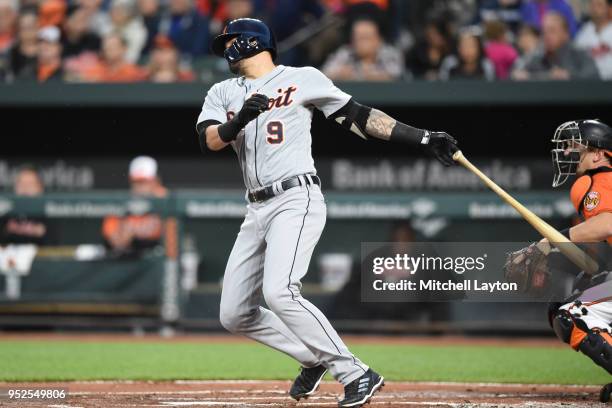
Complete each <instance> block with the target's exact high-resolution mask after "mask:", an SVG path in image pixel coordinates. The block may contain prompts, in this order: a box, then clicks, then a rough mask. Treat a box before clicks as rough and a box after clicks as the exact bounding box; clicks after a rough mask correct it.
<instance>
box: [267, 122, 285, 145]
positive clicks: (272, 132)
mask: <svg viewBox="0 0 612 408" xmlns="http://www.w3.org/2000/svg"><path fill="white" fill-rule="evenodd" d="M267 140H268V143H270V144H281V143H283V141H284V140H285V133H284V130H283V123H282V122H279V121H273V122H268V138H267Z"/></svg>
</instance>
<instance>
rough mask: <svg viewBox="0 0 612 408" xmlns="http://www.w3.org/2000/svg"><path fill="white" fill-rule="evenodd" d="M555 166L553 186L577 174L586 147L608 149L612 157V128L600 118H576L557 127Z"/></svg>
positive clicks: (554, 154) (553, 158)
mask: <svg viewBox="0 0 612 408" xmlns="http://www.w3.org/2000/svg"><path fill="white" fill-rule="evenodd" d="M552 142H553V143H554V144H555V148H554V149H553V150H552V160H553V166H554V179H553V187H558V186H560V185H562V184H563V183H565V182H566V181H567V179H568V178H569V177H570V176H573V175H575V174H576V170H577V169H578V164H579V163H580V152H581V150H582V149H584V148H594V149H601V150H605V151H606V155H607V156H608V157H610V158H611V159H612V128H611V127H610V126H608V125H606V124H605V123H603V122H602V121H600V120H599V119H586V120H574V121H570V122H565V123H564V124H562V125H561V126H559V127H558V128H557V130H556V131H555V136H554V137H553V139H552Z"/></svg>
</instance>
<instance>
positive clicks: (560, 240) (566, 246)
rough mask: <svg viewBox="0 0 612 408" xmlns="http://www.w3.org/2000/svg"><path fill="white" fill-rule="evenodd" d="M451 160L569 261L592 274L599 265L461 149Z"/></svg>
mask: <svg viewBox="0 0 612 408" xmlns="http://www.w3.org/2000/svg"><path fill="white" fill-rule="evenodd" d="M453 160H455V161H456V162H458V163H460V164H461V165H462V166H463V167H465V168H466V169H468V170H469V171H471V172H472V173H474V174H475V175H476V176H478V178H480V180H482V181H483V183H485V184H486V185H487V187H489V188H490V189H491V190H493V191H494V192H495V193H496V194H497V195H498V196H500V197H501V199H502V200H504V201H505V202H506V203H508V204H509V205H510V206H512V207H513V208H514V209H515V210H516V211H517V212H518V213H519V214H520V215H521V216H522V217H523V218H524V219H525V221H527V222H528V223H529V224H531V226H532V227H533V228H535V229H536V230H537V231H538V232H539V233H540V234H541V235H542V236H543V237H544V238H546V239H547V240H548V242H550V243H551V244H552V245H554V246H556V247H557V248H559V251H561V253H562V254H563V255H565V256H566V257H567V258H568V259H569V260H570V261H572V262H573V263H574V264H575V265H576V266H578V267H579V268H580V269H582V270H583V271H585V272H587V273H589V274H591V275H594V274H595V273H596V272H597V270H598V269H599V266H598V265H597V262H595V261H594V260H593V258H591V257H590V256H589V255H587V254H586V253H585V252H584V251H583V250H582V249H580V248H578V246H576V244H574V243H573V242H572V241H570V240H569V239H567V237H565V235H563V234H561V233H560V232H559V231H557V230H556V229H554V228H553V227H552V226H550V224H548V223H547V222H546V221H544V220H543V219H541V218H540V217H538V216H537V215H535V214H534V213H533V212H532V211H531V210H529V209H528V208H527V207H525V206H524V205H523V204H521V203H519V202H518V201H517V200H516V199H515V198H514V197H512V196H511V195H510V194H508V193H507V192H506V191H504V189H502V188H501V187H500V186H498V185H497V184H496V183H495V182H494V181H493V180H491V179H490V178H489V177H487V175H486V174H484V173H483V172H482V171H480V170H479V169H478V168H477V167H476V166H474V165H473V164H472V163H470V161H469V160H468V159H466V158H465V156H464V155H463V153H461V150H458V151H457V152H455V154H453Z"/></svg>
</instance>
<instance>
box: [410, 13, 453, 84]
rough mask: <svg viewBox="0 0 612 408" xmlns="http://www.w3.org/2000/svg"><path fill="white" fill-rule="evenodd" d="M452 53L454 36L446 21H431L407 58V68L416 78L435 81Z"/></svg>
mask: <svg viewBox="0 0 612 408" xmlns="http://www.w3.org/2000/svg"><path fill="white" fill-rule="evenodd" d="M451 52H452V35H451V32H450V30H449V27H448V24H447V23H446V21H444V20H441V19H437V20H430V21H429V22H428V23H427V25H426V26H425V31H424V36H423V37H422V38H420V39H419V40H418V41H417V44H416V45H415V47H414V48H413V49H412V51H411V52H410V53H409V54H408V56H407V58H406V59H407V61H406V62H407V66H408V69H409V70H410V72H412V74H413V75H414V76H415V78H419V79H426V80H428V81H434V80H436V79H438V74H439V72H440V66H441V64H442V61H443V60H444V58H445V57H446V56H448V55H449V54H450V53H451Z"/></svg>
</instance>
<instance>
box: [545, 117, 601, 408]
mask: <svg viewBox="0 0 612 408" xmlns="http://www.w3.org/2000/svg"><path fill="white" fill-rule="evenodd" d="M552 141H553V143H554V145H555V148H554V149H553V150H552V157H553V165H554V179H553V187H558V186H561V185H562V184H564V183H565V182H566V181H567V180H568V179H569V178H570V177H573V176H574V175H576V176H578V178H577V179H576V181H575V182H574V184H573V186H572V189H571V193H570V196H571V200H572V203H573V204H574V207H575V208H576V211H577V212H578V213H579V214H580V215H581V217H582V218H583V219H584V221H583V222H581V223H578V224H577V225H575V226H573V227H571V228H568V229H565V230H563V231H561V233H562V234H564V235H565V236H566V237H567V238H568V239H570V240H571V241H572V242H576V243H581V244H586V245H587V246H588V248H589V249H590V248H591V247H592V246H594V245H598V244H597V243H602V242H603V243H604V244H603V247H604V249H605V252H609V250H610V245H612V128H610V127H609V126H608V125H606V124H605V123H603V122H601V121H599V120H578V121H570V122H566V123H564V124H562V125H561V126H559V127H558V128H557V130H556V132H555V135H554V137H553V140H552ZM542 242H547V241H546V240H542ZM606 242H607V244H608V245H606V244H605V243H606ZM534 248H537V246H536V247H534ZM598 255H599V256H598V257H597V260H598V263H599V270H598V272H597V274H596V275H595V276H592V275H590V274H587V273H586V272H585V271H583V272H581V273H580V274H579V275H578V278H577V279H576V281H575V284H574V289H573V294H572V296H571V297H570V298H568V299H566V300H565V301H563V302H557V303H551V304H550V305H549V322H550V324H551V326H552V328H553V330H554V332H555V334H556V335H557V337H558V338H559V339H560V340H562V341H563V342H565V343H568V344H569V345H570V346H571V347H572V348H573V349H574V350H576V351H581V352H582V353H583V354H585V355H586V356H588V357H589V358H591V360H593V362H594V363H595V364H597V365H599V366H600V367H602V368H604V369H605V370H607V371H608V373H610V374H612V335H611V334H612V273H609V272H606V271H610V267H612V262H610V256H609V255H604V256H601V255H602V254H601V253H600V254H598ZM611 392H612V383H610V384H608V385H606V386H605V387H604V388H603V389H602V391H601V394H600V400H601V401H602V402H607V401H609V400H610V393H611Z"/></svg>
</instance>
